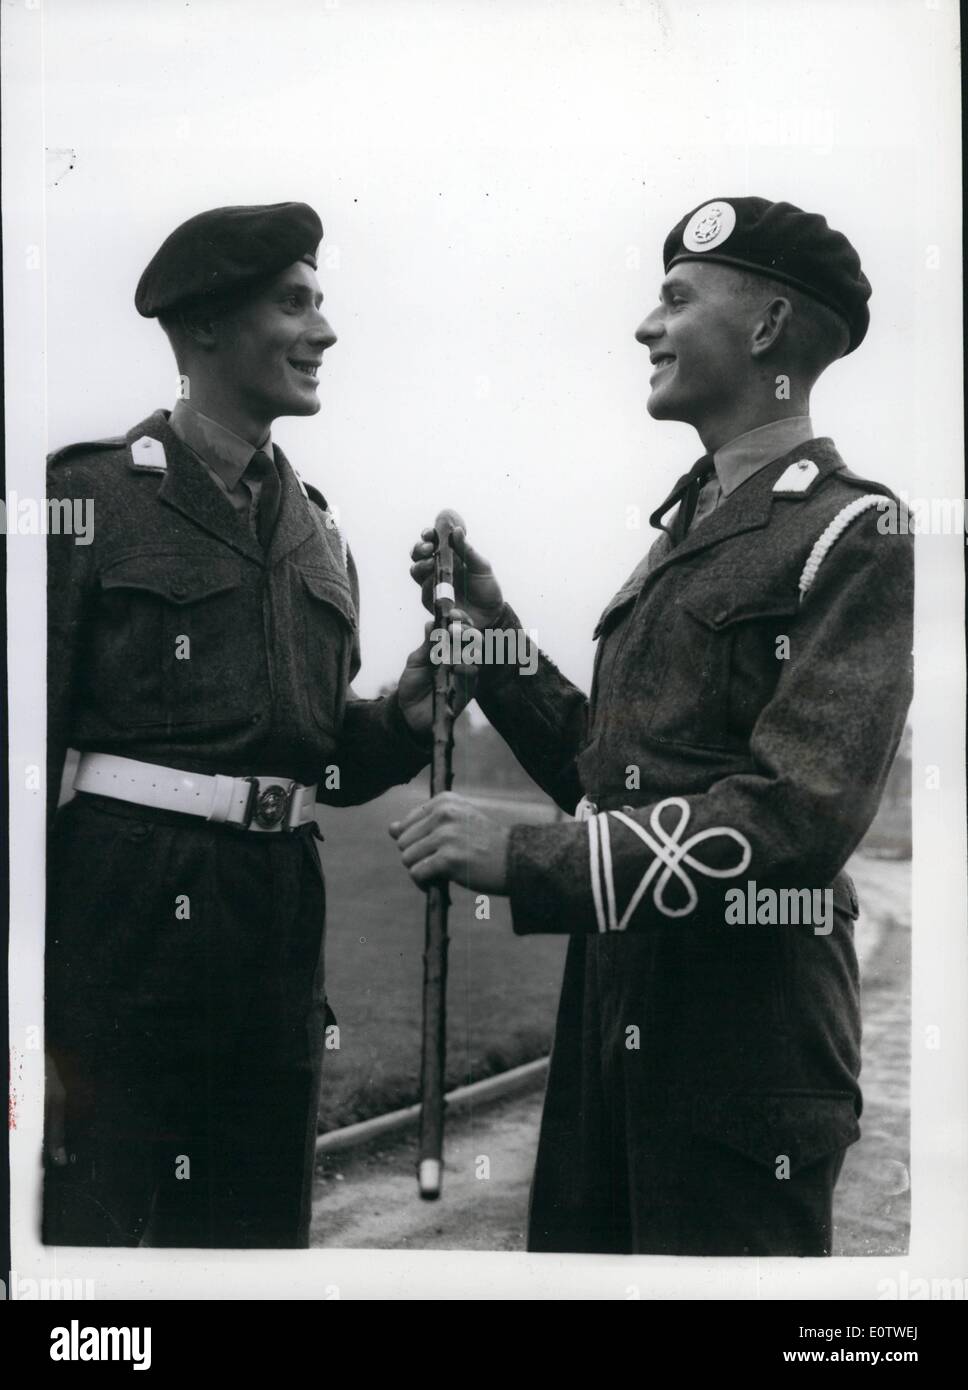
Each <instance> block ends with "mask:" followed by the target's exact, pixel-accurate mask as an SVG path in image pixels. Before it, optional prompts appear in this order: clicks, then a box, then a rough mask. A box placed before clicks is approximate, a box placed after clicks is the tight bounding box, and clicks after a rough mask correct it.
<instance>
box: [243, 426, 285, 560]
mask: <svg viewBox="0 0 968 1390" xmlns="http://www.w3.org/2000/svg"><path fill="white" fill-rule="evenodd" d="M242 481H243V482H244V483H248V484H250V485H251V484H252V483H258V485H259V500H258V502H257V504H256V506H257V511H256V521H255V530H256V535H257V536H258V537H259V544H260V545H261V546H262V549H263V550H268V549H269V542H270V541H271V540H272V533H273V531H274V530H275V528H276V518H277V516H278V515H279V497H280V494H281V491H282V489H281V487H280V484H279V474H278V472H277V470H276V465H275V464H274V463H273V461H272V459H270V458H269V456H268V454H264V453H263V452H262V450H261V449H257V450H256V452H255V453H254V454H253V455H252V458H251V459H250V460H249V466H248V468H247V469H246V470H245V472H244V473H243V474H242ZM250 491H251V487H250Z"/></svg>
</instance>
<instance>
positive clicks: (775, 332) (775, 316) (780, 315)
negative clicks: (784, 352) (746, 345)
mask: <svg viewBox="0 0 968 1390" xmlns="http://www.w3.org/2000/svg"><path fill="white" fill-rule="evenodd" d="M792 318H793V306H792V304H791V303H790V301H789V299H784V298H783V296H782V295H777V297H776V298H775V299H771V300H770V302H769V304H767V305H766V306H765V307H764V308H763V310H762V312H761V313H760V316H759V318H758V319H757V320H756V323H755V325H754V327H753V336H752V339H751V341H750V352H751V353H752V355H753V356H754V357H762V356H764V354H765V353H767V352H770V351H771V350H772V349H773V348H775V347H776V345H777V343H778V342H779V341H780V340H781V338H782V337H783V335H784V334H785V333H786V331H787V329H788V327H789V325H790V320H791V319H792Z"/></svg>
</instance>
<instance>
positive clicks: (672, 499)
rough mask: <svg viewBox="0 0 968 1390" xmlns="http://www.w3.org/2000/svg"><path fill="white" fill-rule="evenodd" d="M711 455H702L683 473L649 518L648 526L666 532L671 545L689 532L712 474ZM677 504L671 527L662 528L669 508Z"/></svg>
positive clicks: (677, 542)
mask: <svg viewBox="0 0 968 1390" xmlns="http://www.w3.org/2000/svg"><path fill="white" fill-rule="evenodd" d="M714 471H715V470H714V469H713V456H712V454H703V456H702V458H701V459H697V460H696V462H695V463H694V464H693V465H692V467H691V468H690V470H689V472H688V473H684V474H683V475H682V477H681V478H680V479H679V481H678V482H677V483H676V485H675V487H674V488H673V489H672V491H671V492H670V493H669V496H668V497H667V498H666V499H665V501H664V502H663V503H662V504H661V506H659V507H656V509H655V511H654V512H653V513H652V515H651V516H650V517H649V525H650V526H657V527H658V528H659V529H660V530H661V531H668V533H669V537H670V539H671V541H672V544H673V545H678V544H679V542H680V541H681V540H682V539H683V538H684V536H685V535H686V532H687V531H688V530H689V524H690V522H691V521H692V518H693V516H694V514H695V511H696V503H697V502H698V501H699V494H700V492H701V491H702V488H703V484H704V483H705V482H706V481H707V480H708V479H709V478H710V477H711V476H712V474H713V472H714ZM677 502H678V503H679V509H678V511H677V512H676V514H675V516H674V517H673V518H672V526H671V527H668V526H663V525H662V518H663V517H664V516H665V514H666V512H667V511H669V509H670V508H671V507H674V506H675V504H676V503H677Z"/></svg>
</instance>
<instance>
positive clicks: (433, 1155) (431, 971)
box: [417, 511, 464, 1201]
mask: <svg viewBox="0 0 968 1390" xmlns="http://www.w3.org/2000/svg"><path fill="white" fill-rule="evenodd" d="M463 525H464V523H463V521H462V520H461V519H460V517H459V516H458V515H457V513H456V512H452V511H443V512H441V513H440V515H439V516H438V517H437V520H436V522H435V523H434V530H435V531H436V538H435V548H434V627H435V628H446V627H447V626H448V618H449V616H450V610H451V609H452V608H453V607H454V602H455V597H456V596H455V593H454V552H453V550H452V549H451V543H450V537H451V532H452V531H453V530H454V528H455V527H458V526H460V527H463ZM453 655H454V654H453V653H451V656H452V657H453ZM455 693H456V692H455V677H454V667H453V665H452V664H451V663H449V662H440V663H439V664H438V665H437V666H435V667H434V696H433V735H434V747H433V757H432V760H431V764H430V794H431V796H436V795H437V793H438V792H444V791H449V790H450V784H451V780H452V777H453V772H452V768H451V761H452V755H453V751H454V697H455ZM449 906H450V893H449V891H448V886H447V881H446V879H443V880H441V881H440V882H437V883H432V884H431V885H430V886H429V888H428V889H427V916H426V935H425V941H424V958H423V965H424V975H423V1039H422V1047H421V1061H420V1156H419V1159H418V1163H417V1179H418V1182H419V1185H420V1195H421V1197H423V1198H424V1199H425V1200H427V1201H433V1200H434V1199H435V1198H437V1197H439V1196H440V1181H441V1174H442V1170H443V1153H444V1075H445V1070H446V1059H447V909H448V908H449Z"/></svg>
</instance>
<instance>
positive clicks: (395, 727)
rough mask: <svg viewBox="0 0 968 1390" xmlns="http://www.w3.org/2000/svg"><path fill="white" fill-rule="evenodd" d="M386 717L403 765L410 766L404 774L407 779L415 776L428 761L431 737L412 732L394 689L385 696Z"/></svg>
mask: <svg viewBox="0 0 968 1390" xmlns="http://www.w3.org/2000/svg"><path fill="white" fill-rule="evenodd" d="M386 717H387V728H388V729H389V731H390V733H391V734H392V736H393V738H394V740H395V741H396V743H397V745H398V746H399V749H400V754H401V757H402V759H403V762H404V764H405V767H410V768H412V770H411V771H409V772H408V773H407V774H406V775H407V780H408V781H409V779H410V778H411V777H416V775H417V773H418V772H420V770H421V769H422V768H424V767H426V766H427V764H428V763H429V762H430V758H431V754H432V752H433V739H432V738H428V739H421V738H418V737H417V735H416V734H415V733H414V732H413V730H412V729H411V728H410V725H409V724H408V723H407V721H406V719H405V718H404V715H403V711H402V710H401V708H400V701H399V699H398V697H397V692H396V691H395V690H394V691H391V693H390V694H389V695H388V696H387V707H386Z"/></svg>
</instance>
